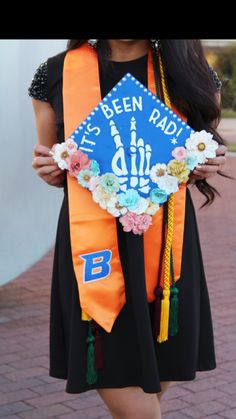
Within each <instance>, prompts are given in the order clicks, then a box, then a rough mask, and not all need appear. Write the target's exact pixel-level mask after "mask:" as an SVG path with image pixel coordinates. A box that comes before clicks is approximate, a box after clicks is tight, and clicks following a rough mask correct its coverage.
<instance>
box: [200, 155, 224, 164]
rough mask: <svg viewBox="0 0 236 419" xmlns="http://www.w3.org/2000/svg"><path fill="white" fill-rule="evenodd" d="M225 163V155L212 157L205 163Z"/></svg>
mask: <svg viewBox="0 0 236 419" xmlns="http://www.w3.org/2000/svg"><path fill="white" fill-rule="evenodd" d="M225 163H226V157H225V156H219V157H215V158H214V159H207V162H206V163H205V164H206V165H216V166H220V165H223V164H225Z"/></svg>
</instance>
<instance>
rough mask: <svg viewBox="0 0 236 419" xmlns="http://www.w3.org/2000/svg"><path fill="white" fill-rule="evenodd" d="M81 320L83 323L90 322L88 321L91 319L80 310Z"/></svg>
mask: <svg viewBox="0 0 236 419" xmlns="http://www.w3.org/2000/svg"><path fill="white" fill-rule="evenodd" d="M81 319H82V320H85V321H90V320H92V317H90V316H89V314H87V313H86V311H84V310H83V309H82V312H81Z"/></svg>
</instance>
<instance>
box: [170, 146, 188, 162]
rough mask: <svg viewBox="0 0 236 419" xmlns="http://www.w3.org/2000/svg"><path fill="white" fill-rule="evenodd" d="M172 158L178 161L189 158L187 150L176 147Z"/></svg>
mask: <svg viewBox="0 0 236 419" xmlns="http://www.w3.org/2000/svg"><path fill="white" fill-rule="evenodd" d="M172 156H173V157H174V158H175V159H176V160H183V159H185V157H187V150H186V148H184V147H175V148H174V150H173V151H172Z"/></svg>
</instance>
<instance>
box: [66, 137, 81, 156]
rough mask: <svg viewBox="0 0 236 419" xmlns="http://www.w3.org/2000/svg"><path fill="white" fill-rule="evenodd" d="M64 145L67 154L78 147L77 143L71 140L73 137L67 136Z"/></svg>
mask: <svg viewBox="0 0 236 419" xmlns="http://www.w3.org/2000/svg"><path fill="white" fill-rule="evenodd" d="M65 145H66V149H67V151H68V154H73V153H74V152H75V151H76V150H77V149H78V145H77V143H76V142H75V141H74V140H73V138H68V139H67V140H66V142H65Z"/></svg>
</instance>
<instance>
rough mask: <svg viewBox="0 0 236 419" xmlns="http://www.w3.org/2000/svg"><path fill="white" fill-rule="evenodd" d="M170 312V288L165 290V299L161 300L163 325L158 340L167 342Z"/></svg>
mask: <svg viewBox="0 0 236 419" xmlns="http://www.w3.org/2000/svg"><path fill="white" fill-rule="evenodd" d="M169 313H170V290H168V289H166V290H165V289H164V290H163V299H162V300H161V325H160V333H159V336H158V338H157V342H159V343H161V342H165V341H166V340H167V339H168V329H169Z"/></svg>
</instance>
